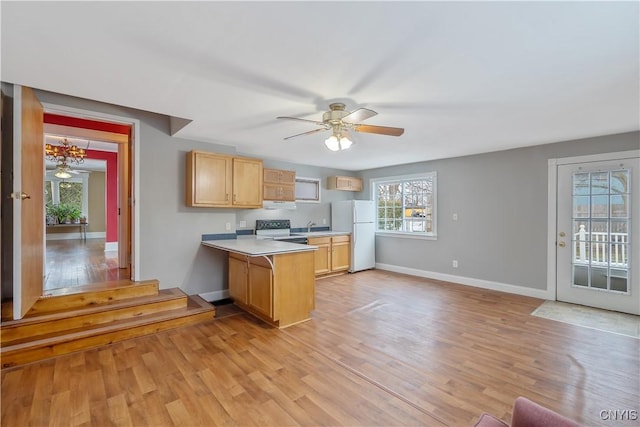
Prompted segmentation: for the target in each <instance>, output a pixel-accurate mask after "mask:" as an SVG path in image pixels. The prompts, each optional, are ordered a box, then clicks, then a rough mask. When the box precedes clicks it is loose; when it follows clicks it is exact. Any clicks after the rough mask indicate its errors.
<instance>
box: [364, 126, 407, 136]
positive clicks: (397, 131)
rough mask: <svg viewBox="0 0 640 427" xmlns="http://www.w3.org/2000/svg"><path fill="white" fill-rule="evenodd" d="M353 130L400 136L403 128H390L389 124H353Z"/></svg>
mask: <svg viewBox="0 0 640 427" xmlns="http://www.w3.org/2000/svg"><path fill="white" fill-rule="evenodd" d="M353 130H355V131H356V132H364V133H377V134H380V135H389V136H400V135H402V134H403V133H404V129H403V128H392V127H389V126H375V125H355V126H353Z"/></svg>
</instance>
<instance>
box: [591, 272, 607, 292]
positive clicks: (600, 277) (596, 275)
mask: <svg viewBox="0 0 640 427" xmlns="http://www.w3.org/2000/svg"><path fill="white" fill-rule="evenodd" d="M590 279H591V280H590V282H591V283H590V284H591V287H592V288H596V289H607V269H606V268H600V267H592V268H591V278H590Z"/></svg>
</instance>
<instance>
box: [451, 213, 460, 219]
mask: <svg viewBox="0 0 640 427" xmlns="http://www.w3.org/2000/svg"><path fill="white" fill-rule="evenodd" d="M451 218H452V219H453V220H454V221H457V220H458V214H457V212H454V213H453V215H452V216H451Z"/></svg>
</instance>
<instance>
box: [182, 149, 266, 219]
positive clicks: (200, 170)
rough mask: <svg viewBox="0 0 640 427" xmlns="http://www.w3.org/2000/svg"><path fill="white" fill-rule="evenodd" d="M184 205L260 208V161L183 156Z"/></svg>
mask: <svg viewBox="0 0 640 427" xmlns="http://www.w3.org/2000/svg"><path fill="white" fill-rule="evenodd" d="M186 195H187V197H186V204H187V206H192V207H244V208H260V207H262V160H258V159H249V158H244V157H233V156H228V155H224V154H216V153H207V152H203V151H191V152H189V153H187V192H186Z"/></svg>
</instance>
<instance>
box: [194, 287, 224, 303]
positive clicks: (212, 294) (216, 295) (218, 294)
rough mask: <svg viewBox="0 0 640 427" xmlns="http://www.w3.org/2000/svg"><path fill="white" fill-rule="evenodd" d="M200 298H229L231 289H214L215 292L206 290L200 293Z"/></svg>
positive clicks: (208, 299) (206, 299) (211, 299)
mask: <svg viewBox="0 0 640 427" xmlns="http://www.w3.org/2000/svg"><path fill="white" fill-rule="evenodd" d="M198 295H199V296H200V298H202V299H204V300H205V301H209V302H211V301H219V300H221V299H225V298H229V290H228V289H225V290H222V291H213V292H205V293H203V294H198Z"/></svg>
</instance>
